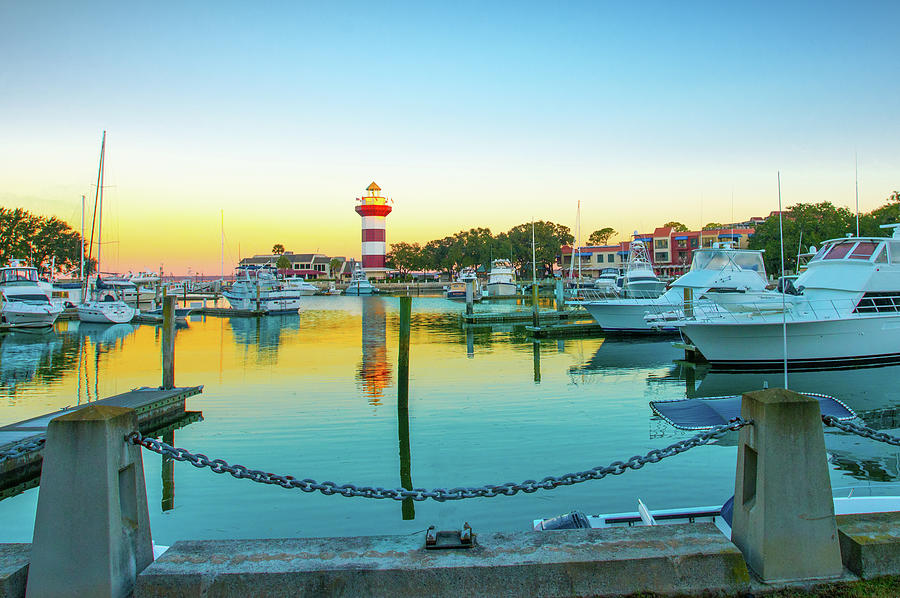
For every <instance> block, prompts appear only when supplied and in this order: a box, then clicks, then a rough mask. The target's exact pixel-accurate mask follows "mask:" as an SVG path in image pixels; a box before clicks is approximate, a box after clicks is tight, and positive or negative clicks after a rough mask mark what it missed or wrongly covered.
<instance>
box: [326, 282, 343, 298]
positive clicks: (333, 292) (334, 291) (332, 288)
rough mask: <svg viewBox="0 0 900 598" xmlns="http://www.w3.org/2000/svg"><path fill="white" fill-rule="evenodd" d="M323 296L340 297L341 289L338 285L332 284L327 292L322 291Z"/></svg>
mask: <svg viewBox="0 0 900 598" xmlns="http://www.w3.org/2000/svg"><path fill="white" fill-rule="evenodd" d="M322 294H323V295H340V294H341V291H340V289H338V288H337V285H336V284H335V283H333V282H332V283H331V284H329V285H328V288H327V289H326V290H324V291H322Z"/></svg>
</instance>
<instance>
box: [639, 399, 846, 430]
mask: <svg viewBox="0 0 900 598" xmlns="http://www.w3.org/2000/svg"><path fill="white" fill-rule="evenodd" d="M803 394H805V395H806V396H808V397H811V398H813V399H817V400H818V401H819V409H820V410H821V411H822V415H823V416H825V415H831V416H834V417H835V418H837V419H839V420H847V419H853V418H855V417H856V414H855V413H854V412H853V410H852V409H850V408H849V407H847V406H846V405H844V404H843V403H842V402H840V401H839V400H837V399H835V398H834V397H830V396H828V395H821V394H817V393H812V392H805V393H803ZM741 400H742V398H741V397H740V396H731V397H707V398H702V399H675V400H672V401H650V409H652V410H653V413H654V414H655V415H658V416H659V417H661V418H663V419H664V420H666V422H667V423H669V424H671V425H672V426H674V427H676V428H678V429H679V430H708V429H709V428H712V427H715V426H721V425H723V424H727V423H728V422H729V421H731V420H732V419H734V418H736V417H740V415H741Z"/></svg>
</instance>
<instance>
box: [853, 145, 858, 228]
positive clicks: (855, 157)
mask: <svg viewBox="0 0 900 598" xmlns="http://www.w3.org/2000/svg"><path fill="white" fill-rule="evenodd" d="M853 173H854V176H853V178H854V179H855V186H856V236H857V237H858V236H859V157H858V155H857V154H854V155H853Z"/></svg>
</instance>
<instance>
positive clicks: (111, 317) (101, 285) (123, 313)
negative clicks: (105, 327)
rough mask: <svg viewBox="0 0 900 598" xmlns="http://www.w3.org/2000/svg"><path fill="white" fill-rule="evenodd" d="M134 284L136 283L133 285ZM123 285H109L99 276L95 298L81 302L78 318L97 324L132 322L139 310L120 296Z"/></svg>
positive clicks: (78, 308) (95, 287)
mask: <svg viewBox="0 0 900 598" xmlns="http://www.w3.org/2000/svg"><path fill="white" fill-rule="evenodd" d="M132 286H134V285H132ZM117 293H122V287H121V286H119V285H107V284H106V282H105V281H103V280H102V279H100V278H99V277H98V278H97V280H96V282H95V286H94V299H93V300H91V301H86V302H84V303H81V304H79V305H78V306H77V307H76V309H77V310H78V319H79V320H80V321H82V322H93V323H96V324H125V323H127V322H130V321H131V320H132V319H133V318H134V316H135V315H137V313H138V310H137V309H136V308H134V307H131V306H130V305H128V304H127V303H125V302H124V301H123V300H122V299H121V298H120V297H121V294H119V295H117Z"/></svg>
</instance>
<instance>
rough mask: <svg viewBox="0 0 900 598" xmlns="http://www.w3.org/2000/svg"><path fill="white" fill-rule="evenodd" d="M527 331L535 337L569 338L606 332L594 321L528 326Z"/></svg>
mask: <svg viewBox="0 0 900 598" xmlns="http://www.w3.org/2000/svg"><path fill="white" fill-rule="evenodd" d="M525 332H526V333H528V334H530V335H531V336H533V337H534V338H569V337H578V336H599V335H602V334H604V332H603V327H602V326H600V324H598V323H597V322H593V321H591V322H568V323H565V324H548V325H547V326H526V327H525Z"/></svg>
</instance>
